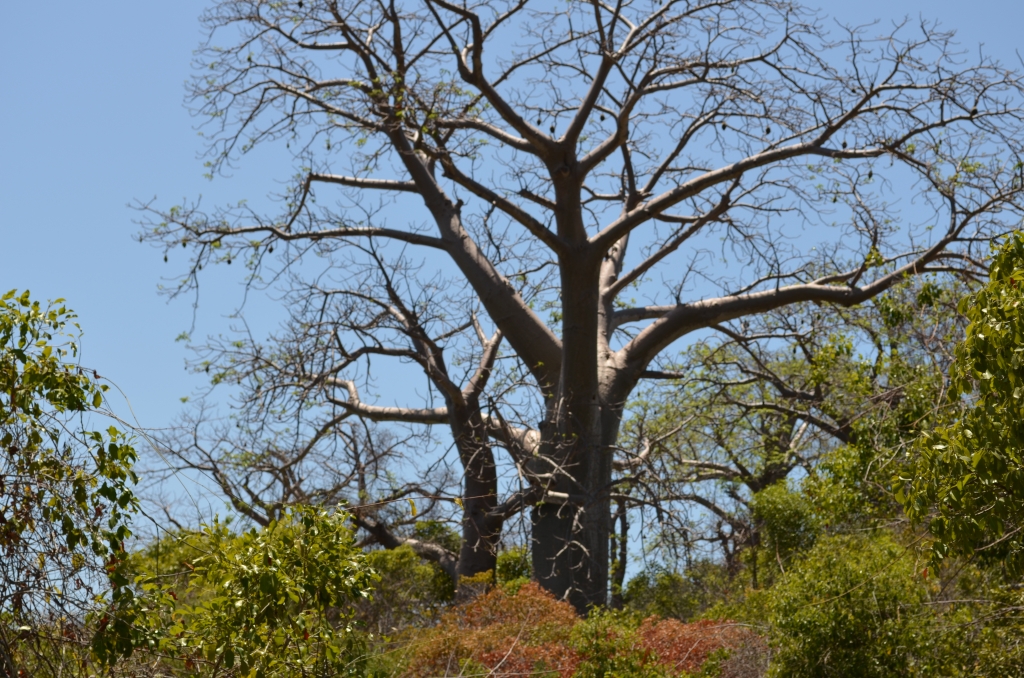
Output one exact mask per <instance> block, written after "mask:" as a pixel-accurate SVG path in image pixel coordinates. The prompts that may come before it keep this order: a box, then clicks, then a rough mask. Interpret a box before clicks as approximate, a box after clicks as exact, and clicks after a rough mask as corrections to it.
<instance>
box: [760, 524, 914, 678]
mask: <svg viewBox="0 0 1024 678" xmlns="http://www.w3.org/2000/svg"><path fill="white" fill-rule="evenodd" d="M907 556H908V553H907V549H906V548H904V547H902V546H900V545H899V544H898V543H896V541H895V540H893V538H892V537H891V536H889V535H888V534H887V533H877V534H875V535H872V536H865V535H856V536H850V535H845V536H833V537H826V538H822V539H820V540H819V541H818V542H817V543H816V544H815V546H814V547H813V548H812V549H811V550H810V551H808V552H807V553H806V554H805V555H804V556H803V557H802V558H800V559H799V560H796V561H794V564H793V566H792V567H791V568H790V569H788V570H787V571H786V573H785V575H784V576H783V577H782V578H781V579H780V581H779V582H778V583H777V584H776V585H775V586H774V587H773V588H772V589H770V590H769V591H768V597H769V615H770V618H769V621H770V623H771V626H772V641H773V643H774V645H775V650H776V652H775V655H774V657H773V660H772V666H771V669H772V671H771V675H774V676H807V677H809V678H813V677H817V676H821V677H826V676H843V677H844V678H868V677H871V676H879V677H881V676H895V675H907V672H908V667H909V662H910V658H911V657H913V656H914V655H915V654H916V650H917V646H918V644H919V643H920V638H919V637H918V634H917V630H918V628H917V624H916V622H915V619H914V613H915V612H916V611H917V610H918V608H919V606H920V604H921V603H922V602H923V601H924V600H925V597H926V594H927V591H926V589H925V587H924V586H923V585H922V584H921V575H920V574H919V573H917V572H915V568H914V565H913V562H914V561H913V558H911V557H907Z"/></svg>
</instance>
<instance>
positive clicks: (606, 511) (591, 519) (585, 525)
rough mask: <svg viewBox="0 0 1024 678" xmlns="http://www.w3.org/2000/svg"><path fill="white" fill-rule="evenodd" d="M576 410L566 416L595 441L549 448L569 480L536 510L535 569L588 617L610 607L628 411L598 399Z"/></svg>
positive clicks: (549, 587) (587, 438)
mask: <svg viewBox="0 0 1024 678" xmlns="http://www.w3.org/2000/svg"><path fill="white" fill-rule="evenodd" d="M576 400H577V403H578V402H579V399H576ZM593 400H597V402H596V403H594V402H593ZM576 408H579V409H574V408H573V407H571V406H570V407H569V408H566V409H565V410H564V411H562V412H561V413H560V416H561V418H563V419H565V420H568V421H571V422H574V423H576V424H580V423H582V422H586V423H587V424H589V426H586V427H581V428H584V430H586V429H589V435H586V436H584V435H579V436H578V437H577V438H576V440H575V441H574V443H575V444H566V445H565V447H566V448H567V449H563V450H558V449H557V447H556V446H555V445H553V444H551V443H546V444H545V445H544V447H545V448H546V450H545V451H546V452H547V454H548V455H550V457H549V458H554V459H559V460H564V461H562V468H563V470H564V472H565V476H568V477H565V476H563V477H562V478H560V479H559V482H557V483H555V485H554V487H553V490H554V491H553V492H550V493H549V494H548V496H547V497H546V499H547V501H545V502H543V503H541V504H540V505H538V506H537V507H535V508H534V510H533V514H532V537H533V569H534V575H535V577H536V578H537V580H538V581H539V582H540V584H541V585H542V586H543V587H544V588H546V589H547V590H549V591H551V592H552V593H554V594H555V595H556V596H558V597H559V598H562V599H565V600H568V601H569V602H570V603H572V605H573V607H575V608H576V610H577V611H578V612H579V613H580V614H586V613H587V612H588V611H589V610H590V609H591V608H593V607H594V606H602V605H606V604H607V603H608V582H609V565H610V552H609V538H610V536H611V531H612V527H613V526H612V515H611V481H612V455H613V449H614V446H615V443H616V441H617V439H618V433H619V425H620V423H621V421H622V407H621V403H607V402H604V399H603V398H600V397H599V396H598V397H597V398H595V399H591V402H590V403H585V404H578V405H576ZM581 411H582V412H583V413H584V414H582V415H581V416H575V413H576V412H581ZM552 428H553V427H552ZM564 439H565V438H563V440H564ZM569 440H572V439H571V438H570V439H569ZM542 454H543V453H542Z"/></svg>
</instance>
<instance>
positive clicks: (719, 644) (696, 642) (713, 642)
mask: <svg viewBox="0 0 1024 678" xmlns="http://www.w3.org/2000/svg"><path fill="white" fill-rule="evenodd" d="M640 638H641V643H642V644H643V647H644V649H647V650H650V651H652V652H654V653H655V654H656V655H657V657H658V663H659V664H661V665H662V666H664V667H666V668H669V669H672V670H674V671H678V672H684V671H689V672H694V671H698V670H700V668H701V666H703V665H704V662H706V661H707V659H708V657H709V656H710V655H711V654H712V653H713V652H716V651H717V650H721V649H726V650H738V649H741V648H746V647H759V646H761V645H762V644H763V641H762V640H761V638H760V636H758V635H757V634H756V633H754V632H753V631H751V630H750V628H748V627H746V626H741V625H739V624H737V623H736V622H733V621H730V620H728V619H721V620H711V619H703V620H701V621H697V622H692V623H689V624H684V623H682V622H680V621H677V620H675V619H659V618H658V617H649V618H647V619H645V620H644V622H643V624H641V625H640Z"/></svg>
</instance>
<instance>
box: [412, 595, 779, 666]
mask: <svg viewBox="0 0 1024 678" xmlns="http://www.w3.org/2000/svg"><path fill="white" fill-rule="evenodd" d="M577 623H580V619H579V618H578V617H577V616H576V613H575V612H574V611H573V608H572V607H571V606H570V605H569V604H568V603H566V602H563V601H559V600H555V598H554V597H553V596H552V595H551V594H550V593H548V592H547V591H545V590H543V589H542V588H541V587H540V586H539V585H538V584H536V583H535V582H530V583H528V584H525V585H523V586H522V587H521V588H520V589H519V591H518V593H516V594H514V595H512V594H509V593H507V592H506V591H505V590H503V589H500V588H498V589H494V590H492V591H490V592H489V593H487V594H485V595H482V596H480V597H478V598H477V599H476V600H474V601H472V602H470V603H467V604H465V605H460V606H458V607H456V608H453V609H452V610H451V611H450V612H448V613H447V614H445V615H444V616H443V617H442V618H441V622H440V623H439V624H438V625H437V627H435V628H433V629H430V630H428V631H425V632H423V631H421V632H420V633H418V634H417V636H416V637H415V640H414V641H413V642H412V643H410V646H409V647H410V656H409V657H408V659H409V662H408V669H407V672H406V674H405V676H406V677H407V678H426V677H427V676H455V675H459V674H460V672H462V668H463V666H464V665H465V664H466V662H471V663H472V666H471V667H470V670H469V671H468V673H474V672H475V671H474V669H475V670H479V671H486V672H489V673H488V675H490V676H495V677H498V676H524V675H535V676H547V677H548V678H555V677H556V676H557V677H558V678H571V676H573V675H574V674H575V672H576V670H577V668H578V667H579V666H580V663H581V662H582V661H584V660H585V659H595V658H592V657H583V656H581V655H580V653H579V652H578V651H577V650H575V649H573V648H572V647H570V646H569V640H570V637H571V635H572V630H573V627H574V626H575V625H576V624H577ZM610 632H611V631H610ZM636 638H637V640H638V641H639V642H638V644H637V645H635V646H634V650H632V651H634V652H638V653H641V654H642V655H643V656H644V660H643V661H642V663H643V664H646V663H647V662H648V661H654V662H655V663H656V664H658V665H660V666H661V667H663V668H664V669H665V670H666V672H667V673H668V674H669V675H681V674H684V673H687V672H695V671H699V670H700V668H701V666H703V664H704V662H705V661H707V659H708V657H709V656H710V655H711V654H712V653H713V652H715V651H717V650H720V649H728V650H740V649H748V650H749V649H753V650H754V651H755V652H757V651H759V650H760V649H761V648H762V647H763V641H762V640H761V638H760V637H759V636H758V635H757V634H756V633H754V632H753V631H751V630H750V629H749V628H747V627H744V626H740V625H738V624H736V623H735V622H731V621H728V620H721V621H708V620H704V621H698V622H693V623H689V624H684V623H682V622H679V621H676V620H674V619H660V618H658V617H650V618H648V619H646V620H644V622H643V623H642V624H641V625H640V627H639V629H637V636H636ZM723 669H725V670H724V675H732V674H733V673H735V672H733V671H730V670H729V667H728V666H723ZM736 675H750V674H748V673H746V672H745V671H742V670H741V671H740V672H739V673H736Z"/></svg>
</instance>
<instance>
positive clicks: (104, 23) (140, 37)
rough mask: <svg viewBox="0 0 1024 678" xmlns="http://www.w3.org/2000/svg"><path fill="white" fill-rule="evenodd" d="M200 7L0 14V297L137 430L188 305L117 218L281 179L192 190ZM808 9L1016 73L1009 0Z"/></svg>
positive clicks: (155, 422)
mask: <svg viewBox="0 0 1024 678" xmlns="http://www.w3.org/2000/svg"><path fill="white" fill-rule="evenodd" d="M207 4H208V3H207V2H204V1H201V0H176V1H175V2H153V1H151V0H149V1H147V0H134V1H133V2H128V1H126V0H106V1H105V2H100V3H84V2H68V1H67V0H53V1H51V2H46V3H42V2H20V3H8V4H7V6H5V9H4V26H5V29H6V30H5V32H4V33H5V34H4V38H3V40H2V41H0V83H2V89H0V91H2V92H3V96H2V98H0V204H2V205H3V209H2V211H0V237H2V239H0V251H2V253H3V260H2V264H0V289H2V290H3V291H6V290H7V289H11V288H18V289H26V288H27V289H31V290H32V292H33V294H34V296H36V297H37V298H42V299H45V298H54V297H58V296H62V297H65V298H67V299H68V303H69V305H70V306H71V307H73V308H74V309H76V310H77V311H78V313H79V315H80V322H81V324H82V326H83V328H84V329H85V332H86V338H85V341H84V356H83V362H84V363H85V364H87V365H88V366H90V367H94V368H96V369H97V370H99V372H100V373H101V374H103V375H104V376H106V377H109V378H110V379H111V380H112V381H114V382H115V383H116V384H117V385H118V386H119V387H120V388H121V389H122V390H123V391H124V392H125V393H126V394H128V396H129V397H130V399H131V403H132V406H133V410H134V412H135V413H136V415H137V416H138V419H139V422H140V423H141V424H142V425H143V426H145V427H162V426H165V425H167V424H168V423H169V422H170V420H171V419H172V418H173V417H174V415H175V414H176V413H177V412H178V411H179V410H180V408H181V403H180V400H179V399H180V398H181V397H182V396H184V395H187V394H189V393H190V392H191V391H192V390H193V389H195V388H196V387H197V386H199V385H200V381H199V378H198V377H197V376H194V375H190V374H188V373H186V372H185V370H184V360H185V358H186V355H187V354H186V350H185V347H184V345H183V344H182V343H176V342H175V340H174V339H175V337H176V336H177V335H178V334H179V333H181V332H182V331H183V330H186V329H188V328H189V327H190V326H191V325H192V322H193V316H192V306H191V303H190V301H189V300H183V299H179V300H177V301H173V302H170V303H168V302H167V300H166V299H164V298H162V297H160V296H158V294H157V285H158V284H159V283H160V282H161V276H163V275H167V274H169V273H171V272H172V271H173V270H174V268H173V267H172V266H167V265H165V264H164V263H163V262H162V257H161V255H160V254H159V253H158V252H156V251H155V250H152V249H150V248H149V247H148V246H145V245H141V244H139V243H137V242H134V241H133V240H132V236H133V235H134V233H135V232H136V230H137V227H136V226H135V225H134V223H133V219H136V218H138V216H139V215H138V214H137V213H136V212H134V211H133V210H132V209H131V208H130V207H129V206H128V205H129V204H130V203H132V202H133V201H136V200H140V201H147V200H150V199H152V198H154V197H155V198H157V200H158V204H160V205H163V206H168V205H170V204H175V203H178V202H180V201H181V200H182V199H183V198H194V197H197V196H199V195H202V196H203V202H204V204H207V205H213V204H216V203H223V202H226V201H236V200H239V199H242V198H252V199H254V200H256V199H259V198H260V197H261V196H263V195H265V194H266V193H267V192H269V191H272V190H274V189H275V188H276V187H277V181H279V180H281V179H284V178H286V177H288V176H289V175H290V174H291V167H290V164H289V162H288V160H287V157H286V156H284V155H283V154H281V153H279V152H277V151H275V150H274V149H268V150H264V151H257V152H256V153H253V154H250V155H248V156H246V161H245V164H244V165H242V166H240V167H239V169H238V170H237V171H235V172H234V173H233V174H232V176H231V177H229V178H218V179H217V180H215V181H213V182H210V181H207V180H206V179H204V178H203V177H202V174H203V171H204V170H203V167H202V160H201V159H198V158H197V154H198V153H199V152H200V151H201V150H202V145H201V140H200V139H199V137H198V136H197V134H196V131H195V130H194V129H193V124H194V121H193V120H192V118H191V117H190V116H189V114H188V112H187V111H186V109H185V108H184V106H183V104H182V98H183V93H184V82H185V80H186V79H187V78H188V76H189V74H190V58H191V53H192V50H193V49H194V48H195V47H196V46H197V44H198V43H199V40H200V38H201V32H200V26H199V23H198V21H197V17H198V16H199V14H200V13H201V11H202V9H203V7H204V6H206V5H207ZM810 4H812V5H813V4H815V3H810ZM819 5H820V6H821V8H822V9H823V10H824V11H825V12H827V13H830V14H831V15H833V16H835V17H836V18H838V19H842V20H846V21H855V22H860V21H867V20H869V19H871V18H879V19H882V20H886V21H888V20H892V19H895V18H899V17H901V16H904V15H908V14H909V15H911V16H912V17H916V16H918V15H923V16H925V17H927V18H937V19H939V20H941V21H942V22H943V23H944V24H945V25H946V26H947V27H949V28H955V29H957V30H958V32H959V35H960V39H961V42H962V44H963V45H964V47H970V48H974V47H976V46H977V44H978V43H981V42H984V43H986V51H987V52H988V53H990V54H992V55H994V56H996V57H998V58H1000V59H1002V60H1003V61H1004V63H1006V64H1007V65H1011V64H1014V65H1018V66H1019V64H1020V61H1019V59H1018V57H1017V56H1016V53H1015V50H1016V49H1017V48H1018V45H1019V44H1020V39H1019V35H1020V27H1021V26H1022V25H1024V2H1021V1H1020V0H977V1H975V2H962V1H961V2H953V1H950V0H942V1H938V2H929V3H920V2H907V1H905V0H888V1H882V0H859V1H858V2H824V3H819ZM212 273H213V275H211V276H208V277H207V279H205V280H204V285H205V287H204V291H203V297H202V299H201V301H200V305H199V308H198V312H197V315H196V332H197V334H198V335H205V334H209V333H216V332H218V331H223V330H225V329H226V328H227V327H228V324H229V321H228V320H227V319H226V318H225V316H226V315H228V314H229V313H230V312H231V311H232V310H233V309H234V308H235V306H236V305H237V304H238V302H239V301H240V299H241V289H240V287H239V286H238V281H239V279H240V276H239V275H238V273H239V272H238V271H237V270H235V271H232V270H230V269H228V270H224V271H214V272H212ZM266 308H272V307H271V306H269V305H268V306H266ZM250 317H251V314H250ZM258 320H265V321H266V323H267V324H268V325H271V324H272V323H273V321H272V319H270V318H263V319H258ZM115 405H116V403H115ZM123 414H127V411H123Z"/></svg>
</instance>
